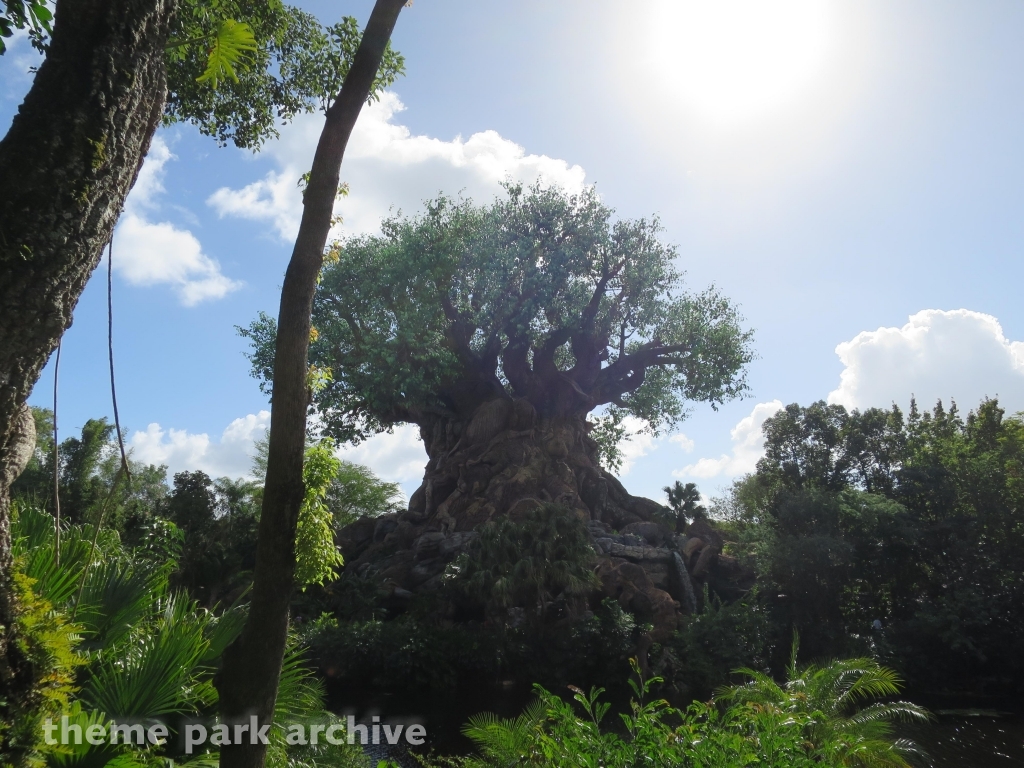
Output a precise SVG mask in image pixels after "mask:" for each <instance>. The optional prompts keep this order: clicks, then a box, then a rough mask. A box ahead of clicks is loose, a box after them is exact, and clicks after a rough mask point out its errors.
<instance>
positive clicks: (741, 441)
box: [672, 400, 782, 479]
mask: <svg viewBox="0 0 1024 768" xmlns="http://www.w3.org/2000/svg"><path fill="white" fill-rule="evenodd" d="M780 410H782V401H781V400H772V401H771V402H770V403H758V404H757V405H755V406H754V410H752V411H751V412H750V415H749V416H746V417H744V418H742V419H740V421H739V423H738V424H737V425H736V426H735V427H733V428H732V431H731V432H730V433H729V434H730V436H731V437H732V451H731V452H730V453H723V454H722V455H721V456H719V457H718V458H717V459H706V458H705V459H700V460H698V461H697V462H696V463H694V464H688V465H687V466H685V467H683V468H682V469H677V470H676V471H674V472H673V473H672V476H673V477H687V478H689V477H697V478H705V479H706V478H711V477H719V476H722V477H725V478H730V477H737V476H738V475H744V474H746V473H748V472H753V471H754V469H755V468H756V466H757V461H758V459H760V458H761V457H762V456H764V434H763V433H762V431H761V427H762V425H763V424H764V422H765V421H766V420H767V419H768V418H769V417H771V416H774V415H775V414H776V413H778V412H779V411H780Z"/></svg>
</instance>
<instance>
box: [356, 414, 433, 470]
mask: <svg viewBox="0 0 1024 768" xmlns="http://www.w3.org/2000/svg"><path fill="white" fill-rule="evenodd" d="M338 456H339V457H341V458H342V459H344V460H345V461H351V462H353V463H355V464H363V465H365V466H367V467H369V468H370V469H372V470H373V472H374V474H376V475H377V477H379V478H381V479H382V480H387V481H389V482H393V483H402V484H403V485H404V484H410V483H411V484H414V485H418V484H419V482H420V480H422V479H423V468H424V467H425V466H426V464H427V452H426V451H425V450H424V449H423V441H422V440H421V439H420V431H419V427H417V426H416V425H415V424H403V425H401V426H399V427H395V430H394V431H393V432H391V433H388V432H383V433H381V434H379V435H374V436H373V437H371V438H370V439H369V440H366V441H364V442H362V443H360V444H359V445H346V446H343V447H342V448H341V450H339V451H338Z"/></svg>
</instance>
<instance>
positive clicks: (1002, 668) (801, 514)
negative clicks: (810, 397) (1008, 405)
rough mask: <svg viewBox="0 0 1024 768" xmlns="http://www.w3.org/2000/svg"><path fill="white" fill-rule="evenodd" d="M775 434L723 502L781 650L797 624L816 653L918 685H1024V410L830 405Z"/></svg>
mask: <svg viewBox="0 0 1024 768" xmlns="http://www.w3.org/2000/svg"><path fill="white" fill-rule="evenodd" d="M765 436H766V455H765V458H764V459H763V460H762V461H761V462H760V464H759V465H758V468H757V472H756V473H755V474H754V475H752V476H750V477H748V478H747V479H745V480H743V481H741V482H740V483H738V484H737V485H736V486H735V488H734V489H733V492H732V493H731V495H730V497H729V498H728V499H726V500H724V501H723V502H721V503H720V504H719V507H718V509H717V513H718V514H719V515H720V516H722V515H724V516H725V517H727V518H729V519H731V520H732V522H731V523H730V525H731V526H732V533H733V538H734V539H735V542H734V544H733V545H731V546H733V547H734V549H736V550H737V551H739V552H742V553H745V554H746V555H747V556H748V557H750V558H751V559H752V561H753V562H755V563H756V565H757V567H758V570H759V572H760V573H761V575H762V581H763V584H764V586H763V589H762V595H761V596H762V598H763V599H764V603H763V604H764V605H765V607H766V609H767V610H769V611H770V613H771V616H772V623H773V625H774V627H775V633H776V641H775V647H776V649H778V648H780V647H782V643H780V642H779V640H780V638H782V637H784V636H785V635H788V633H789V632H790V631H791V629H792V628H796V629H798V630H799V631H800V633H801V636H802V637H803V639H804V647H805V649H806V650H807V651H808V652H809V654H810V655H811V656H813V657H826V656H839V655H847V654H850V653H864V652H870V653H873V654H876V655H877V656H879V657H880V658H882V659H884V660H885V661H886V662H887V663H889V664H891V665H892V666H894V667H896V668H897V669H899V670H900V671H901V672H902V673H903V674H904V675H905V676H906V677H907V679H908V680H909V681H910V684H911V685H912V686H914V687H926V688H929V689H932V690H961V691H963V690H974V691H980V690H989V691H993V692H994V691H1000V690H1001V691H1004V692H1005V691H1009V690H1013V691H1020V690H1022V689H1024V667H1022V664H1021V659H1022V658H1024V645H1022V639H1021V634H1020V631H1019V628H1020V626H1021V625H1022V623H1024V613H1022V608H1021V606H1022V605H1024V517H1022V514H1021V512H1022V510H1024V483H1022V478H1024V421H1022V420H1021V418H1020V417H1019V416H1017V417H1007V416H1006V415H1005V414H1004V412H1003V410H1002V409H1001V408H1000V407H999V405H998V403H997V402H996V401H994V400H986V401H984V402H983V403H981V405H980V406H979V407H978V408H977V410H975V411H972V412H971V413H969V414H968V415H967V417H966V418H964V417H962V416H961V415H960V413H959V412H958V410H957V408H956V407H955V406H953V407H951V408H949V409H948V410H947V409H945V408H944V407H943V406H942V404H941V403H940V404H938V405H937V406H936V407H935V408H934V409H933V410H932V411H931V412H921V411H919V410H918V408H917V407H916V405H912V407H911V410H910V412H909V413H908V414H907V415H906V416H904V415H903V413H902V412H901V411H900V410H899V409H898V408H896V407H893V408H892V409H891V410H889V411H882V410H878V409H869V410H866V411H863V412H858V411H852V412H847V411H846V410H845V409H844V408H842V407H841V406H837V405H826V404H825V403H816V404H814V405H811V406H809V407H806V408H801V407H799V406H796V405H792V406H789V407H788V408H786V409H785V410H784V411H781V412H780V413H779V414H778V415H776V416H775V417H773V418H772V419H769V420H768V422H766V424H765ZM776 656H777V654H776Z"/></svg>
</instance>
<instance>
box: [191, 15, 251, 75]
mask: <svg viewBox="0 0 1024 768" xmlns="http://www.w3.org/2000/svg"><path fill="white" fill-rule="evenodd" d="M257 48H258V46H257V44H256V38H255V37H254V36H253V34H252V29H251V28H250V27H249V25H248V24H246V23H245V22H243V21H235V20H234V19H224V20H223V21H222V22H221V23H220V29H218V30H217V34H216V35H215V36H214V38H213V44H212V45H211V46H210V53H209V56H208V58H207V60H206V70H205V71H204V72H203V74H201V75H200V76H199V77H198V78H197V80H198V82H200V83H202V82H205V81H207V80H208V81H210V85H212V86H213V87H214V88H216V87H217V84H218V83H219V82H220V81H221V80H224V79H227V78H231V80H233V81H234V82H236V83H237V82H238V75H237V74H235V67H236V66H244V65H246V64H247V63H248V58H249V54H250V53H251V52H252V51H255V50H256V49H257Z"/></svg>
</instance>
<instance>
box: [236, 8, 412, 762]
mask: <svg viewBox="0 0 1024 768" xmlns="http://www.w3.org/2000/svg"><path fill="white" fill-rule="evenodd" d="M404 3H405V0H377V2H376V4H375V5H374V7H373V11H372V13H371V14H370V19H369V21H368V22H367V25H366V30H365V31H364V33H363V38H362V40H361V41H360V44H359V49H358V50H357V51H356V55H355V59H354V60H353V62H352V68H351V70H349V73H348V76H347V77H346V78H345V82H344V84H343V85H342V89H341V92H340V93H339V94H338V97H337V99H335V101H334V103H333V104H332V105H331V108H330V109H329V110H328V111H327V120H326V124H325V125H324V129H323V132H322V133H321V134H320V141H319V143H318V144H317V149H316V155H315V156H314V158H313V167H312V169H311V170H310V177H309V184H308V185H307V187H306V192H305V197H304V201H303V202H304V205H303V212H302V222H301V224H300V226H299V234H298V237H297V238H296V241H295V248H294V250H293V251H292V257H291V261H290V262H289V264H288V270H287V272H286V273H285V279H284V285H283V286H282V289H281V307H280V311H279V315H278V326H277V341H276V346H275V356H274V395H273V405H272V408H271V416H270V443H269V446H268V455H267V478H266V485H265V489H264V494H263V508H262V513H261V517H260V528H259V540H258V544H257V550H256V568H255V572H254V578H253V589H252V600H251V602H250V605H249V616H248V619H247V621H246V624H245V627H244V628H243V630H242V634H241V635H240V636H239V638H238V639H237V640H236V641H235V643H234V644H232V646H231V647H230V648H228V650H227V651H226V652H225V654H224V662H223V667H222V669H221V671H220V674H219V676H218V680H217V688H218V690H219V692H220V709H221V717H222V720H223V721H224V722H242V723H247V722H248V718H249V717H251V716H255V717H256V718H257V722H258V724H259V725H260V726H262V725H263V724H266V723H270V722H271V721H272V720H273V715H274V705H275V703H276V700H277V688H278V682H279V678H280V674H281V663H282V660H283V658H284V651H285V644H286V643H287V639H288V621H289V617H288V607H289V604H290V602H291V599H292V594H293V592H294V582H295V578H294V577H295V529H296V524H297V521H298V516H299V509H300V507H301V506H302V499H303V484H302V461H303V454H304V452H305V444H306V410H307V408H308V405H309V401H310V392H309V387H308V384H307V378H306V377H307V370H308V360H307V353H308V348H309V332H310V312H311V310H312V305H313V293H314V291H315V290H316V280H317V276H318V275H319V274H320V268H321V267H322V266H323V256H324V247H325V245H326V244H327V236H328V234H329V232H330V228H331V217H332V215H333V212H334V201H335V199H336V197H337V193H338V183H339V180H340V173H341V162H342V158H343V157H344V154H345V147H346V146H347V144H348V139H349V136H350V135H351V133H352V129H353V127H354V126H355V123H356V119H357V118H358V117H359V112H360V111H361V109H362V106H363V104H365V103H366V100H367V99H368V98H369V95H370V92H371V89H372V88H373V82H374V80H375V79H376V76H377V72H378V70H379V69H380V64H381V61H382V60H383V57H384V51H385V48H386V47H387V44H388V41H389V40H390V38H391V32H392V30H393V29H394V26H395V23H396V22H397V20H398V14H399V12H400V11H401V10H402V6H403V5H404ZM250 742H255V743H242V744H232V745H231V746H229V747H225V748H224V749H223V750H222V751H221V765H222V766H223V768H260V767H261V766H262V765H263V764H264V761H265V759H266V746H265V745H264V744H262V743H260V741H259V740H258V739H251V740H250Z"/></svg>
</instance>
